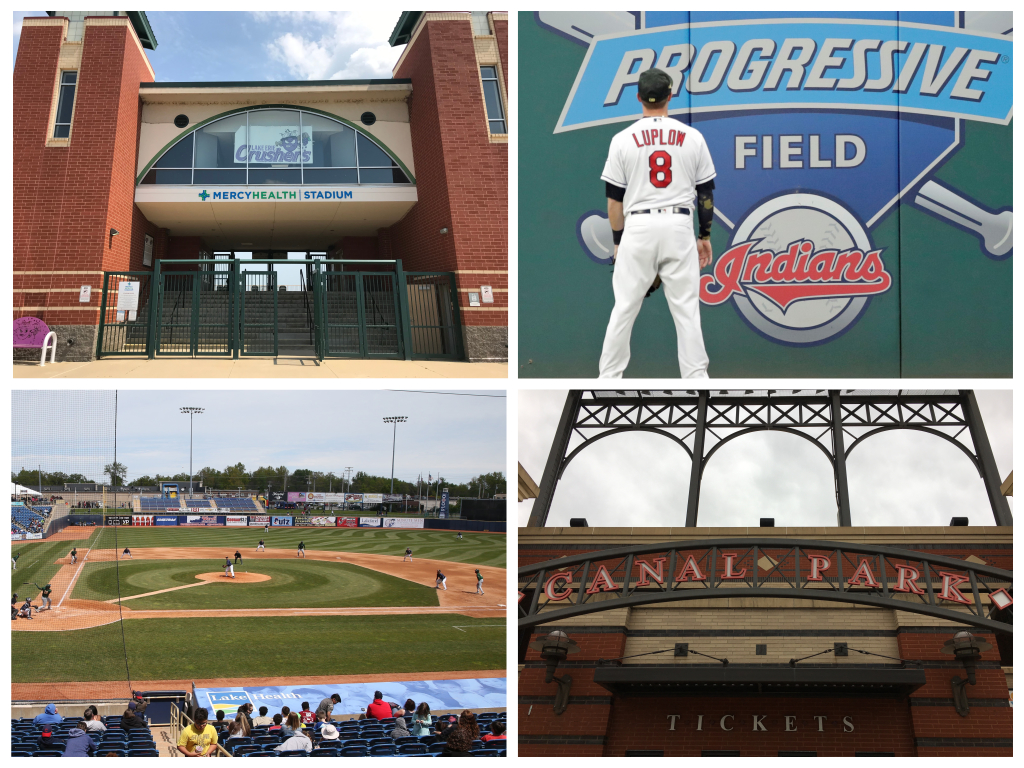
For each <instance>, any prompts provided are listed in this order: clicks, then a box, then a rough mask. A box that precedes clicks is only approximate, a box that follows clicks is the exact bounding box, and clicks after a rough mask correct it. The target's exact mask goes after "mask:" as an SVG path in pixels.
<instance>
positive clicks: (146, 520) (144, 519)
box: [132, 515, 155, 525]
mask: <svg viewBox="0 0 1024 768" xmlns="http://www.w3.org/2000/svg"><path fill="white" fill-rule="evenodd" d="M154 517H155V516H154V515H132V525H153V518H154Z"/></svg>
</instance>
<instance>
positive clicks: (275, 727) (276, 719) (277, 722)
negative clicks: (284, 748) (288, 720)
mask: <svg viewBox="0 0 1024 768" xmlns="http://www.w3.org/2000/svg"><path fill="white" fill-rule="evenodd" d="M283 719H284V718H282V717H281V715H280V714H276V715H274V724H273V725H271V726H270V727H269V728H267V730H268V731H280V730H281V721H282V720H283Z"/></svg>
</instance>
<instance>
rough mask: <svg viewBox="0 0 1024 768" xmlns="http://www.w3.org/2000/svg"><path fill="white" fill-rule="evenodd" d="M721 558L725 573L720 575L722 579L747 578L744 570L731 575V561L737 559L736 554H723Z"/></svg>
mask: <svg viewBox="0 0 1024 768" xmlns="http://www.w3.org/2000/svg"><path fill="white" fill-rule="evenodd" d="M722 557H724V558H725V573H723V574H722V578H723V579H743V578H746V576H747V569H746V568H744V569H743V570H742V571H740V572H739V573H733V570H732V567H733V561H734V560H735V559H736V558H737V557H739V553H737V552H723V553H722Z"/></svg>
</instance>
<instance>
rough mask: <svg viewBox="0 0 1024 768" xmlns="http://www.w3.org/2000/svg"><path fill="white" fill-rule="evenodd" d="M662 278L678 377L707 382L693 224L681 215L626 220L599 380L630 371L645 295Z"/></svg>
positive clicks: (650, 216)
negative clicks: (631, 342)
mask: <svg viewBox="0 0 1024 768" xmlns="http://www.w3.org/2000/svg"><path fill="white" fill-rule="evenodd" d="M656 275H660V276H661V282H662V285H663V288H664V290H665V298H666V299H667V300H668V308H669V310H670V311H671V312H672V320H673V322H674V323H675V326H676V345H677V354H678V356H679V375H680V376H681V377H682V378H684V379H706V378H707V376H708V373H707V368H708V356H707V352H705V351H704V335H703V333H702V332H701V327H700V264H699V263H698V256H697V242H696V240H695V239H694V236H693V219H692V218H691V217H689V216H686V215H684V214H681V213H647V214H638V215H633V214H631V215H628V216H626V229H625V231H624V232H623V233H622V241H621V242H620V243H619V254H618V256H617V257H616V259H615V274H614V275H613V276H612V289H613V290H614V292H615V307H614V308H613V309H612V315H611V318H610V319H609V320H608V329H607V331H606V332H605V335H604V348H603V349H602V350H601V373H600V376H601V378H602V379H621V378H622V374H623V372H624V371H625V370H626V366H627V365H629V337H630V334H631V333H632V331H633V323H634V322H635V321H636V316H637V315H638V314H639V313H640V307H641V306H642V305H643V301H644V294H646V293H647V289H648V288H650V287H651V283H653V282H654V278H655V276H656Z"/></svg>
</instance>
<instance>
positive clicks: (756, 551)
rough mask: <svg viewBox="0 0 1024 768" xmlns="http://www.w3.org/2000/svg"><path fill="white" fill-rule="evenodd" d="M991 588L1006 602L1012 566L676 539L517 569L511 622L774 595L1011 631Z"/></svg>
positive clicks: (803, 544) (842, 548) (868, 549)
mask: <svg viewBox="0 0 1024 768" xmlns="http://www.w3.org/2000/svg"><path fill="white" fill-rule="evenodd" d="M726 555H728V556H729V561H728V562H726V559H727V558H726ZM811 557H818V558H821V559H820V560H818V562H817V564H815V563H814V562H813V561H812V560H811ZM691 558H692V560H691ZM822 560H827V561H828V565H827V566H826V565H825V564H824V562H822ZM865 562H866V563H867V569H869V570H864V569H865V566H864V565H863V563H865ZM641 563H642V564H643V565H641ZM693 564H695V565H696V568H694V567H692V566H693ZM815 565H817V567H815ZM908 567H909V568H911V569H913V570H912V571H908V570H907V568H908ZM602 568H603V571H602V570H601V569H602ZM605 574H607V577H608V578H606V577H605ZM656 574H657V575H656ZM914 574H916V576H915V575H914ZM951 574H952V575H953V576H954V577H955V578H952V579H950V575H951ZM659 576H660V578H659ZM700 577H703V578H700ZM609 578H610V582H609V580H608V579H609ZM947 579H950V583H953V584H954V587H953V588H952V589H950V590H949V591H948V593H947V594H949V595H951V596H954V597H955V596H957V595H959V597H960V598H962V599H963V600H964V602H961V601H960V599H957V600H955V601H954V600H950V599H949V598H948V597H947V598H943V593H944V591H945V584H946V580H947ZM851 582H854V583H851ZM872 582H874V583H872ZM911 584H912V585H913V586H911ZM957 584H958V585H959V586H958V587H957V586H956V585H957ZM1001 590H1002V595H999V596H998V597H999V598H1001V599H1003V600H1008V601H1011V602H1012V597H1011V595H1012V592H1013V574H1012V572H1010V571H1006V570H1003V569H1001V568H994V567H992V566H987V565H975V564H974V563H971V562H968V561H965V560H957V559H955V558H952V557H944V556H941V555H932V554H929V553H925V552H918V551H915V550H905V549H898V548H896V547H887V546H877V545H867V544H846V543H837V542H834V541H816V540H812V539H786V538H778V539H773V538H771V537H767V536H763V537H747V538H735V539H733V538H723V539H708V540H704V541H676V542H669V543H663V544H643V545H639V546H631V547H618V548H615V549H607V550H602V551H600V552H589V553H587V554H583V555H576V556H571V557H563V558H558V559H557V560H547V561H545V562H542V563H535V564H533V565H529V566H524V567H522V568H520V569H519V628H520V629H528V628H531V627H534V626H536V625H537V624H551V623H554V622H558V621H562V620H565V619H568V618H571V617H574V616H581V615H584V614H588V613H595V612H597V611H606V610H615V609H617V608H630V607H636V606H641V605H650V604H652V603H664V602H670V601H681V600H709V599H713V598H733V597H781V598H801V599H806V600H828V601H832V602H842V603H855V604H858V605H865V606H871V607H875V608H890V609H893V610H898V611H909V612H911V613H919V614H923V615H926V616H931V617H934V618H940V619H947V620H950V621H955V622H959V623H961V624H968V625H971V626H975V627H979V628H982V629H987V630H992V631H995V632H1005V633H1008V634H1012V633H1013V625H1012V618H1011V616H1010V615H1009V613H1010V612H1009V611H1008V610H1000V609H999V608H998V607H997V605H996V603H995V602H993V601H992V600H991V599H990V596H991V595H992V594H993V593H996V592H1000V591H1001ZM955 605H960V610H956V609H955V608H954V607H953V606H955ZM947 606H948V607H947Z"/></svg>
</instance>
